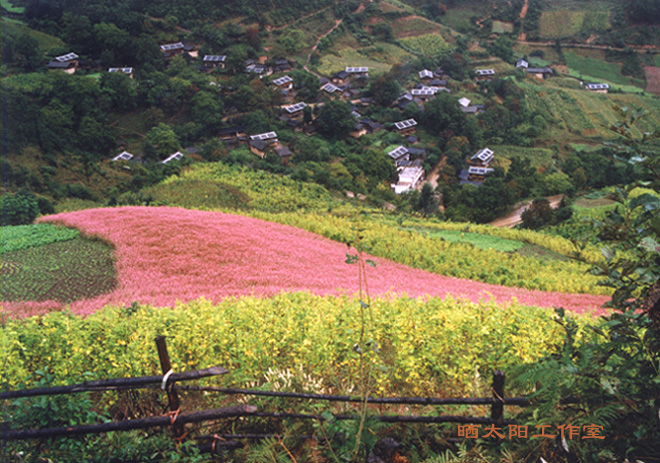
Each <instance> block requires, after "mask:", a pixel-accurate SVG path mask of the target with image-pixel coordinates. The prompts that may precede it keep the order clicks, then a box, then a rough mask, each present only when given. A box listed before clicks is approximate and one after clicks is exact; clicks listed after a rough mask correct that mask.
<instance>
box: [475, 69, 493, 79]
mask: <svg viewBox="0 0 660 463" xmlns="http://www.w3.org/2000/svg"><path fill="white" fill-rule="evenodd" d="M474 75H475V79H476V80H491V79H492V78H493V77H495V70H494V69H477V70H476V71H474Z"/></svg>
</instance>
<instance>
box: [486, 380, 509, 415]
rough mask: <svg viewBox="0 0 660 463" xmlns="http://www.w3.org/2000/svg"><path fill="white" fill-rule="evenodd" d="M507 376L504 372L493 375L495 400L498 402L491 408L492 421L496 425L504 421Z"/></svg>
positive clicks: (492, 387)
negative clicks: (505, 381)
mask: <svg viewBox="0 0 660 463" xmlns="http://www.w3.org/2000/svg"><path fill="white" fill-rule="evenodd" d="M505 379H506V375H505V374H504V372H503V371H502V370H497V371H495V372H494V373H493V385H492V386H491V389H492V391H493V398H494V399H495V400H496V402H495V403H494V404H493V405H491V407H490V419H491V420H493V421H494V422H496V423H501V422H502V421H504V403H503V401H504V380H505Z"/></svg>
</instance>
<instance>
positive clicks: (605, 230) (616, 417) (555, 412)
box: [517, 108, 660, 462]
mask: <svg viewBox="0 0 660 463" xmlns="http://www.w3.org/2000/svg"><path fill="white" fill-rule="evenodd" d="M616 110H617V112H618V113H619V115H620V118H621V119H620V121H619V122H618V123H616V124H613V125H612V126H611V128H610V129H611V130H612V131H613V132H614V133H616V134H617V135H619V138H618V139H617V141H616V142H615V143H614V144H613V146H614V147H615V148H616V149H617V150H618V151H619V153H620V154H621V155H622V157H624V158H625V159H627V160H628V161H629V162H631V163H633V164H635V166H636V168H638V169H639V170H640V172H639V173H640V174H641V175H642V178H645V179H646V180H647V182H644V183H643V184H644V185H645V186H647V187H650V188H651V189H652V191H653V193H654V194H650V193H643V194H640V195H637V196H635V197H634V198H633V197H632V196H631V192H632V191H633V189H634V187H635V186H637V185H634V184H633V185H630V186H628V187H626V188H625V189H624V188H616V189H615V192H614V194H613V195H612V199H614V200H615V201H616V203H617V208H616V209H615V210H613V211H611V212H609V213H608V214H607V216H606V217H605V218H604V219H603V220H599V221H595V222H594V225H595V228H596V230H598V238H599V240H600V241H601V242H602V243H603V244H604V245H606V246H605V247H603V248H602V252H603V255H604V256H605V261H604V262H602V263H600V264H599V265H598V266H596V267H595V268H594V269H593V270H592V272H593V273H594V274H596V275H599V276H601V277H604V279H603V280H601V282H600V284H602V285H603V286H607V287H611V288H613V289H614V293H613V295H612V300H611V302H610V306H611V307H613V308H614V309H616V312H614V313H613V314H612V315H610V316H607V317H604V318H603V319H602V321H601V323H600V326H597V327H594V329H593V334H591V335H590V336H588V337H586V338H585V339H584V340H583V341H582V342H577V341H576V339H575V333H576V326H575V324H574V321H573V320H571V319H570V318H566V317H565V314H564V312H563V310H561V309H559V310H558V315H559V318H558V319H557V321H558V322H559V324H560V325H561V326H562V327H563V329H564V330H565V336H564V345H563V348H561V349H559V350H556V351H555V352H553V353H552V354H551V355H550V356H548V357H546V358H544V359H542V360H541V361H539V362H537V363H535V364H534V365H525V366H521V367H520V368H519V369H518V371H517V374H518V381H519V382H520V383H521V384H524V385H525V386H526V387H527V388H530V387H532V388H534V392H533V393H532V398H533V399H534V400H535V401H536V403H535V406H534V408H533V409H532V410H531V413H532V414H533V415H532V416H533V417H534V418H535V419H538V418H540V419H542V420H543V421H545V422H547V423H549V424H559V423H562V424H563V423H571V424H575V425H586V424H591V423H593V424H596V425H598V426H602V433H601V435H603V436H604V437H605V440H604V441H603V442H602V443H601V444H598V445H595V444H594V443H593V441H587V440H582V441H580V442H573V443H571V444H570V447H571V448H570V451H571V452H572V453H573V454H574V455H576V456H577V459H578V460H579V461H587V462H589V461H594V462H595V461H600V457H601V456H604V455H605V452H609V453H610V454H611V455H615V456H616V457H617V458H619V459H621V458H629V459H630V458H635V459H637V458H645V456H649V455H655V454H658V452H660V432H659V431H658V429H659V428H658V426H657V424H658V416H657V410H658V406H659V405H660V401H659V400H658V397H660V395H659V392H660V304H659V302H658V300H659V295H660V243H659V242H660V221H659V217H660V215H659V214H658V212H659V211H660V199H659V196H658V195H659V194H660V170H659V169H658V167H660V156H658V153H657V151H654V150H652V149H649V148H648V146H647V144H648V143H649V142H650V141H652V140H654V139H655V138H657V137H659V136H660V133H659V132H657V131H655V132H653V133H646V134H644V135H643V136H642V137H636V136H634V135H633V132H632V128H633V126H634V125H635V124H636V123H637V122H638V120H639V119H640V118H642V117H644V115H643V113H638V112H632V111H628V110H626V109H621V108H616ZM564 397H571V398H574V399H575V400H574V401H571V403H568V404H562V399H563V398H564ZM603 444H604V445H603Z"/></svg>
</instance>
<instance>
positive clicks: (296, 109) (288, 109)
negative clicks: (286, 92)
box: [282, 103, 307, 119]
mask: <svg viewBox="0 0 660 463" xmlns="http://www.w3.org/2000/svg"><path fill="white" fill-rule="evenodd" d="M305 107H307V104H305V103H296V104H292V105H288V106H282V112H283V113H284V114H285V115H286V116H287V117H290V118H292V119H298V118H300V117H302V115H303V110H304V109H305Z"/></svg>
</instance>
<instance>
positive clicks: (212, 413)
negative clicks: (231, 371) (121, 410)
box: [0, 405, 257, 441]
mask: <svg viewBox="0 0 660 463" xmlns="http://www.w3.org/2000/svg"><path fill="white" fill-rule="evenodd" d="M256 411H257V407H255V406H253V405H234V406H231V407H225V408H216V409H213V410H203V411H200V412H193V413H184V414H180V415H176V414H167V415H162V416H153V417H149V418H138V419H135V420H123V421H113V422H111V423H100V424H87V425H82V426H68V427H59V428H46V429H28V430H16V431H14V430H6V431H3V432H2V433H0V440H7V441H10V440H19V439H44V438H48V437H62V436H78V435H81V434H98V433H103V432H110V431H129V430H131V429H147V428H154V427H157V426H173V425H174V424H175V423H176V424H180V425H184V424H186V423H199V422H202V421H210V420H215V419H219V418H231V417H237V416H246V415H251V414H254V413H255V412H256Z"/></svg>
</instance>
